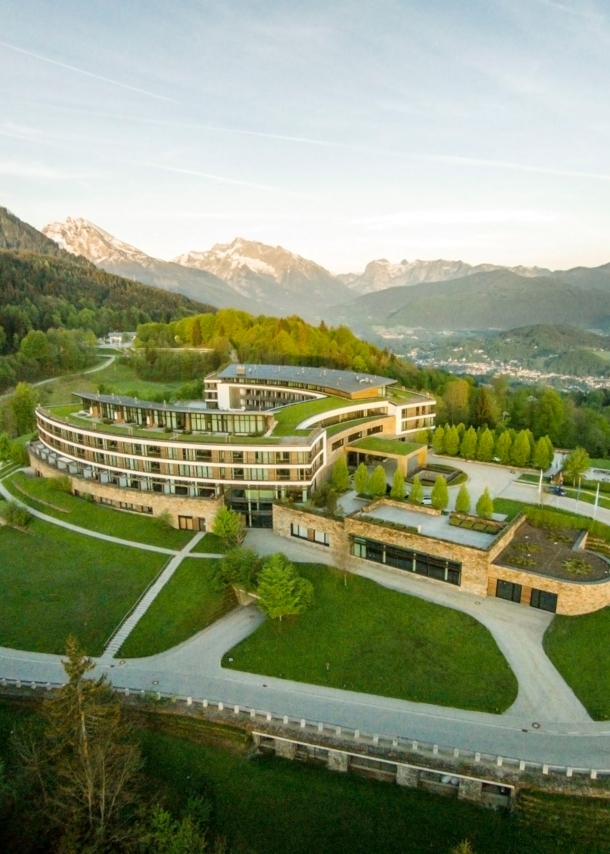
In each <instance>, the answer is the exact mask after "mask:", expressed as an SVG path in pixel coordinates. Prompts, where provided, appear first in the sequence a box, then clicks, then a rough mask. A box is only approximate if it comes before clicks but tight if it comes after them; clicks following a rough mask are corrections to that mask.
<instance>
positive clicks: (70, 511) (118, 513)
mask: <svg viewBox="0 0 610 854" xmlns="http://www.w3.org/2000/svg"><path fill="white" fill-rule="evenodd" d="M4 485H5V486H6V487H7V489H8V490H9V491H10V492H12V493H13V495H14V496H15V497H16V498H18V499H19V500H20V501H23V502H24V503H26V504H29V505H30V506H31V507H33V508H34V509H35V510H40V512H41V513H46V514H47V515H48V516H54V517H55V518H57V519H61V520H62V521H64V522H70V523H71V524H72V525H78V526H79V527H80V528H88V529H89V530H91V531H97V532H98V533H100V534H110V535H111V536H113V537H120V538H121V539H124V540H133V541H134V542H137V543H149V544H150V545H153V546H161V547H163V548H166V549H176V551H179V550H180V549H181V548H183V547H184V546H185V545H186V544H187V543H188V541H189V540H190V539H192V538H193V536H194V533H193V532H192V531H179V530H177V529H176V528H167V527H163V526H161V525H160V524H159V522H158V521H157V520H155V519H154V518H152V517H150V516H144V515H143V514H139V513H138V514H136V513H126V512H124V511H122V510H113V509H112V508H111V507H104V506H103V505H101V504H94V503H93V502H90V501H86V500H85V499H84V498H75V497H74V496H73V495H68V494H67V493H65V492H59V491H58V490H57V489H54V488H53V484H52V478H44V477H36V478H31V477H27V476H26V475H25V474H23V472H17V473H16V474H14V475H13V476H12V477H11V478H8V479H7V480H6V481H5V482H4ZM24 493H25V494H24Z"/></svg>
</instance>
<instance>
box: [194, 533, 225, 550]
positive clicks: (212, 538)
mask: <svg viewBox="0 0 610 854" xmlns="http://www.w3.org/2000/svg"><path fill="white" fill-rule="evenodd" d="M226 550H227V547H226V546H225V544H224V543H223V541H222V540H221V539H220V537H217V536H216V534H206V535H205V537H202V538H201V539H200V540H199V542H198V543H197V545H196V546H195V548H194V549H193V551H194V552H197V553H198V554H205V553H207V554H215V555H221V554H224V553H225V552H226Z"/></svg>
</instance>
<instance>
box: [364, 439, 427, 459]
mask: <svg viewBox="0 0 610 854" xmlns="http://www.w3.org/2000/svg"><path fill="white" fill-rule="evenodd" d="M349 447H350V448H355V449H356V450H358V451H370V452H371V453H375V454H387V455H388V456H400V457H406V456H408V455H409V454H412V453H414V452H415V451H419V449H420V448H423V447H424V446H423V445H419V444H417V443H416V442H402V441H401V440H400V439H380V438H379V437H378V436H367V438H366V439H358V440H357V441H356V442H350V443H349Z"/></svg>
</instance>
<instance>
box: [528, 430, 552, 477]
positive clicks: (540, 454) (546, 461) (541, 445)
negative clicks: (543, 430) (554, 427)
mask: <svg viewBox="0 0 610 854" xmlns="http://www.w3.org/2000/svg"><path fill="white" fill-rule="evenodd" d="M552 461H553V458H552V456H550V455H549V446H548V444H547V442H546V439H545V438H544V437H542V438H541V439H538V441H537V442H536V446H535V448H534V455H533V457H532V465H533V466H534V468H537V469H542V470H543V471H546V470H547V469H548V467H549V466H550V465H551V463H552Z"/></svg>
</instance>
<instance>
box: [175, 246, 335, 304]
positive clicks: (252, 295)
mask: <svg viewBox="0 0 610 854" xmlns="http://www.w3.org/2000/svg"><path fill="white" fill-rule="evenodd" d="M174 261H175V262H176V263H177V264H182V265H184V266H186V267H190V268H195V269H197V270H205V271H206V272H208V273H212V274H213V275H214V276H217V277H218V278H219V279H222V280H223V281H224V282H226V283H227V284H228V285H229V286H230V287H231V288H233V289H234V290H235V291H237V293H240V294H242V295H243V296H246V297H248V298H249V299H253V300H256V301H258V302H261V303H263V304H265V305H267V306H269V305H271V306H273V308H274V310H276V311H278V312H279V313H281V314H293V313H299V312H300V313H303V314H305V315H306V316H308V317H310V316H311V315H312V312H314V313H315V311H316V310H317V311H318V314H319V310H320V309H321V308H324V307H327V306H331V305H336V304H337V303H340V302H345V301H346V300H348V299H349V298H350V297H351V293H350V291H349V289H348V288H347V287H346V286H345V285H344V284H343V282H341V281H340V280H339V279H337V278H336V276H333V275H332V274H331V273H329V272H328V270H325V269H324V267H320V265H319V264H315V263H314V262H313V261H308V260H307V259H306V258H302V257H301V256H300V255H295V254H294V253H292V252H288V251H287V250H286V249H283V248H282V247H281V246H266V245H265V244H264V243H257V242H255V241H253V240H244V239H243V238H241V237H237V238H236V239H235V240H234V241H233V242H232V243H217V244H216V245H215V246H213V247H212V248H211V249H210V250H209V251H207V252H187V253H186V254H185V255H179V256H178V257H177V258H175V259H174Z"/></svg>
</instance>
